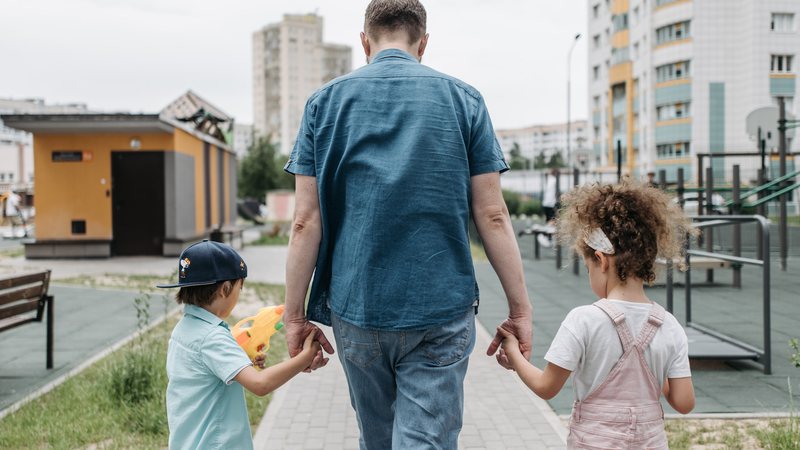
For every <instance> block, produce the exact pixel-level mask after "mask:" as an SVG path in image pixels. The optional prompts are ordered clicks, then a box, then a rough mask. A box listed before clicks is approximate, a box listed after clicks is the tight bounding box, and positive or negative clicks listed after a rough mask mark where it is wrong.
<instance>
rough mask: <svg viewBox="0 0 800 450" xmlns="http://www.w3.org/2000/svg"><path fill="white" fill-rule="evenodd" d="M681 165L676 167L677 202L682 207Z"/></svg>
mask: <svg viewBox="0 0 800 450" xmlns="http://www.w3.org/2000/svg"><path fill="white" fill-rule="evenodd" d="M683 183H684V181H683V167H678V189H677V193H678V204H679V205H680V206H681V209H683Z"/></svg>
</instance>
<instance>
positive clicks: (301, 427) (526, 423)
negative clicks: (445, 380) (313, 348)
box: [254, 323, 566, 450]
mask: <svg viewBox="0 0 800 450" xmlns="http://www.w3.org/2000/svg"><path fill="white" fill-rule="evenodd" d="M477 325H478V333H477V334H478V335H477V342H476V345H475V351H474V352H473V353H472V355H471V356H470V361H469V369H468V370H467V378H466V380H465V383H464V425H463V428H462V431H461V435H460V436H459V445H458V447H459V448H461V449H531V448H536V449H562V448H564V447H565V445H564V442H565V440H566V430H565V429H564V427H563V425H562V424H561V423H560V421H559V418H558V417H557V416H556V415H555V413H554V412H553V410H552V409H550V407H549V406H548V405H547V402H545V401H544V400H541V399H539V398H538V397H536V396H535V395H533V394H532V393H531V392H530V391H529V390H528V388H527V387H525V386H524V385H523V384H522V382H521V381H519V379H518V378H517V377H516V375H515V374H513V373H511V372H508V371H506V370H504V369H502V368H500V366H498V365H497V363H496V362H495V360H494V358H492V357H488V356H486V355H485V351H486V348H487V347H488V346H489V341H490V339H491V338H490V337H489V335H488V333H487V332H486V331H485V330H484V329H483V327H482V326H481V325H480V323H478V324H477ZM326 335H327V336H329V337H332V336H333V332H332V330H330V329H327V330H326ZM254 443H255V448H256V449H270V448H281V449H287V450H290V449H296V450H301V449H302V450H306V449H331V450H333V449H355V448H358V423H357V422H356V418H355V414H354V413H353V409H352V408H351V407H350V397H349V395H348V391H347V381H346V380H345V377H344V372H343V370H342V367H341V364H340V363H339V359H338V357H337V356H336V354H334V355H333V357H332V358H331V360H330V362H329V363H328V365H327V366H326V367H324V368H323V369H320V370H317V371H315V372H313V373H311V374H302V375H300V376H298V377H295V378H294V379H292V380H291V381H290V382H289V383H288V384H286V385H285V386H283V387H282V388H281V389H279V390H278V391H277V392H276V393H275V394H274V397H273V398H272V401H271V402H270V404H269V407H268V409H267V413H266V414H265V415H264V418H263V420H262V422H261V425H260V426H259V427H258V429H257V430H256V434H255V438H254Z"/></svg>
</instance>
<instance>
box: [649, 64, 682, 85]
mask: <svg viewBox="0 0 800 450" xmlns="http://www.w3.org/2000/svg"><path fill="white" fill-rule="evenodd" d="M689 67H690V66H689V61H678V62H675V63H671V64H664V65H663V66H658V67H656V83H662V82H664V81H670V80H680V79H681V78H688V77H689Z"/></svg>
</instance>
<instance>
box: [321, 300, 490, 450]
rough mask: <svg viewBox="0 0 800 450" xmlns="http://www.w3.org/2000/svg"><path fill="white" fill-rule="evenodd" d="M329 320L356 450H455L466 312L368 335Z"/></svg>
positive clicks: (468, 348) (468, 322)
mask: <svg viewBox="0 0 800 450" xmlns="http://www.w3.org/2000/svg"><path fill="white" fill-rule="evenodd" d="M332 322H333V334H334V336H335V338H336V345H337V347H338V349H339V351H338V353H339V359H340V360H341V362H342V366H343V367H344V372H345V375H346V376H347V384H348V386H349V388H350V403H351V404H352V405H353V409H355V411H356V416H357V418H358V427H359V429H360V431H361V438H360V446H361V449H362V450H366V449H370V450H372V449H380V450H383V449H391V448H395V449H423V448H424V449H456V448H457V447H458V433H459V432H460V431H461V423H462V416H463V410H464V376H465V375H466V372H467V363H468V361H469V354H470V353H471V352H472V349H473V348H474V347H475V313H474V311H473V309H472V308H469V311H467V312H465V313H464V314H463V315H461V316H460V317H458V319H456V320H454V321H452V322H449V323H447V324H444V325H439V326H435V327H431V328H430V329H427V330H411V331H394V330H371V329H366V328H361V327H358V326H355V325H353V324H350V323H348V322H345V321H343V320H341V319H340V318H339V317H338V316H336V315H335V314H333V315H332Z"/></svg>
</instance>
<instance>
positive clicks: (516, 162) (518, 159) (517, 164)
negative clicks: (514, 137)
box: [508, 142, 528, 170]
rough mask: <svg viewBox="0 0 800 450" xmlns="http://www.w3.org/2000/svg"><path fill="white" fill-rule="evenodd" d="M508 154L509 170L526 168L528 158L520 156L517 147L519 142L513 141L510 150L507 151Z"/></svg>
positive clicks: (520, 152)
mask: <svg viewBox="0 0 800 450" xmlns="http://www.w3.org/2000/svg"><path fill="white" fill-rule="evenodd" d="M508 154H509V156H510V157H511V158H510V159H511V160H510V161H509V167H510V168H511V170H524V169H527V168H528V159H527V158H523V157H522V151H521V150H520V148H519V144H518V143H516V142H514V145H513V146H511V150H509V152H508Z"/></svg>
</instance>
